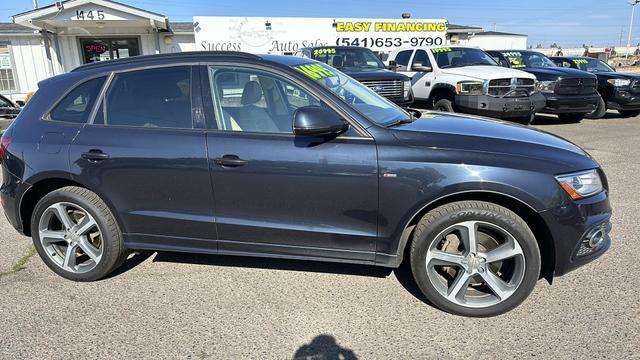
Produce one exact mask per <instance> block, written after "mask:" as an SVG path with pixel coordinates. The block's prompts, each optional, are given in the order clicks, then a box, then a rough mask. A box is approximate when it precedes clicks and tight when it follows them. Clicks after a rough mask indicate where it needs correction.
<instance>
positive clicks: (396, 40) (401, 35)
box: [193, 16, 447, 54]
mask: <svg viewBox="0 0 640 360" xmlns="http://www.w3.org/2000/svg"><path fill="white" fill-rule="evenodd" d="M193 23H194V30H195V40H196V48H197V49H198V50H215V51H244V52H249V53H262V54H268V53H270V54H283V53H288V54H290V53H294V52H296V51H297V50H298V49H300V48H303V47H312V46H349V45H350V46H362V47H367V48H369V49H371V50H373V51H380V52H390V51H392V50H394V49H396V48H399V47H410V46H428V45H444V44H445V40H446V31H447V25H446V20H444V19H353V18H349V19H341V18H335V19H333V18H300V17H272V18H267V17H225V16H194V18H193Z"/></svg>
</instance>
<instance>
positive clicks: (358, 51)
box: [311, 48, 384, 71]
mask: <svg viewBox="0 0 640 360" xmlns="http://www.w3.org/2000/svg"><path fill="white" fill-rule="evenodd" d="M311 58H312V59H314V60H318V61H321V62H323V63H325V64H328V65H331V66H333V67H334V68H336V69H339V70H342V71H357V70H373V69H384V64H383V63H382V61H380V59H378V57H377V56H376V55H375V54H374V53H373V52H372V51H371V50H369V49H363V48H318V49H313V50H311Z"/></svg>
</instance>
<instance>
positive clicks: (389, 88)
mask: <svg viewBox="0 0 640 360" xmlns="http://www.w3.org/2000/svg"><path fill="white" fill-rule="evenodd" d="M296 55H298V56H303V57H307V58H310V59H313V60H317V61H321V62H323V63H325V64H328V65H330V66H332V67H334V68H336V69H338V70H340V71H342V72H343V73H345V74H347V75H349V76H351V77H352V78H354V79H356V80H358V81H360V82H361V83H363V84H364V85H366V86H367V87H369V88H370V89H372V90H373V91H375V92H376V93H378V94H380V95H382V96H384V97H386V98H388V99H389V100H391V101H393V102H394V103H396V104H398V105H401V106H408V105H410V104H411V103H412V102H413V92H412V91H411V80H410V79H409V77H408V76H406V75H402V74H398V73H396V72H394V71H391V70H389V69H387V68H386V67H385V65H384V64H383V63H382V61H381V60H380V59H379V58H378V57H377V56H376V54H374V53H373V51H371V50H370V49H367V48H363V47H357V46H320V47H308V48H302V49H300V50H299V51H298V53H297V54H296Z"/></svg>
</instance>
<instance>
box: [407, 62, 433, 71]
mask: <svg viewBox="0 0 640 360" xmlns="http://www.w3.org/2000/svg"><path fill="white" fill-rule="evenodd" d="M411 70H413V71H419V72H426V73H428V72H431V71H433V68H432V67H431V66H424V65H422V63H414V64H413V65H411Z"/></svg>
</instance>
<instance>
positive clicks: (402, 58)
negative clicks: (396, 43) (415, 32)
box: [395, 50, 413, 66]
mask: <svg viewBox="0 0 640 360" xmlns="http://www.w3.org/2000/svg"><path fill="white" fill-rule="evenodd" d="M412 52H413V50H403V51H400V52H399V53H398V55H396V59H395V60H396V64H398V65H402V66H408V65H409V59H410V58H411V53H412Z"/></svg>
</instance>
